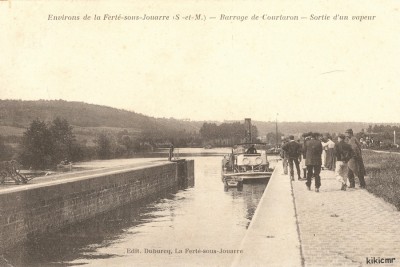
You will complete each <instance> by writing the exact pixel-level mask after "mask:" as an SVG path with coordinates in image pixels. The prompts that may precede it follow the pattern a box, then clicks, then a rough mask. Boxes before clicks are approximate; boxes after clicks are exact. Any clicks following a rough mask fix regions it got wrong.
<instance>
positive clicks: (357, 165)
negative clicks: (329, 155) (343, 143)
mask: <svg viewBox="0 0 400 267" xmlns="http://www.w3.org/2000/svg"><path fill="white" fill-rule="evenodd" d="M345 134H346V137H347V139H348V140H347V143H348V144H349V145H350V146H351V148H352V149H353V152H354V154H353V157H352V158H351V159H350V160H349V162H348V167H349V172H348V177H349V183H350V186H349V188H354V187H355V180H354V175H356V176H357V177H358V180H360V187H361V188H365V180H364V175H365V167H364V162H363V159H362V155H361V144H360V142H359V141H358V140H357V138H356V137H355V136H354V135H353V130H352V129H348V130H346V132H345Z"/></svg>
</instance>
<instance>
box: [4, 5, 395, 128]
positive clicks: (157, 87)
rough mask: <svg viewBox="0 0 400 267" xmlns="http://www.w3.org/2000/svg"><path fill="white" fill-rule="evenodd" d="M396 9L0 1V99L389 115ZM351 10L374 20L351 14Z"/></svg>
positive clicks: (201, 116)
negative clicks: (159, 17)
mask: <svg viewBox="0 0 400 267" xmlns="http://www.w3.org/2000/svg"><path fill="white" fill-rule="evenodd" d="M350 2H351V3H350ZM399 8H400V2H399V1H385V0H380V1H301V3H300V1H194V0H189V1H172V0H169V1H162V2H161V1H119V2H115V1H96V2H95V1H53V2H49V1H48V2H42V1H34V2H33V1H32V2H29V1H11V2H7V1H2V2H0V33H1V34H0V48H1V49H0V99H22V100H38V99H49V100H51V99H63V100H67V101H82V102H86V103H92V104H99V105H106V106H111V107H115V108H121V109H126V110H130V111H135V112H138V113H142V114H145V115H149V116H153V117H167V118H169V117H174V118H177V119H186V118H187V119H191V120H219V121H223V120H243V118H247V117H249V118H252V119H253V120H261V121H270V120H275V119H278V120H280V121H316V122H325V121H327V122H336V121H359V122H382V123H390V122H396V123H399V122H400V116H399V114H400V105H399V104H398V102H399V96H400V93H399V92H400V91H399V89H400V81H399V77H400V73H399V72H400V60H399V48H400V31H399V30H398V29H399V28H400V14H399ZM85 14H88V15H90V16H91V17H92V19H91V20H83V19H82V18H83V17H84V15H85ZM95 14H97V15H99V16H100V17H101V20H93V16H94V15H95ZM104 14H109V15H118V14H121V15H123V16H124V15H130V16H134V15H138V16H143V15H144V14H147V15H168V16H170V19H169V20H168V21H110V20H103V17H104ZM176 14H180V16H182V15H189V14H192V15H194V14H202V15H204V16H205V17H206V20H205V21H194V20H190V21H184V20H182V19H180V20H179V21H177V20H173V19H172V17H173V16H174V15H176ZM221 14H224V15H227V16H228V15H232V16H233V15H235V16H249V17H251V16H252V15H254V14H256V15H259V16H262V15H263V14H266V15H281V14H282V15H293V16H294V15H297V16H299V17H307V19H300V20H298V21H265V20H262V19H259V20H257V21H254V20H248V21H242V22H241V21H232V20H230V21H229V20H220V19H219V18H220V16H221ZM336 14H340V15H347V16H349V20H348V21H337V20H336V21H335V20H333V16H334V15H336ZM49 15H54V16H61V15H68V16H80V20H78V21H65V20H57V21H55V20H48V17H49ZM311 15H315V16H319V15H329V16H330V20H311V19H310V18H311ZM360 15H369V16H376V18H375V19H374V20H371V21H367V20H365V21H362V22H360V21H356V20H355V21H354V20H352V16H360ZM210 17H216V19H214V20H213V19H210Z"/></svg>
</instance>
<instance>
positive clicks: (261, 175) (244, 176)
mask: <svg viewBox="0 0 400 267" xmlns="http://www.w3.org/2000/svg"><path fill="white" fill-rule="evenodd" d="M271 175H272V172H235V173H225V174H224V178H225V179H229V178H240V179H241V180H250V179H267V178H270V177H271Z"/></svg>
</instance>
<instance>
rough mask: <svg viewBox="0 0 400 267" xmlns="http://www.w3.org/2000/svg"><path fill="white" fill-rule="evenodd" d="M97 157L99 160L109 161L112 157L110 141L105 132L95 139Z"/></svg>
mask: <svg viewBox="0 0 400 267" xmlns="http://www.w3.org/2000/svg"><path fill="white" fill-rule="evenodd" d="M96 143H97V155H98V156H99V158H101V159H109V158H111V157H112V155H113V151H112V140H111V137H109V136H108V135H107V134H106V133H105V132H103V133H100V134H99V135H98V137H97V139H96Z"/></svg>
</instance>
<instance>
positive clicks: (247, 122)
mask: <svg viewBox="0 0 400 267" xmlns="http://www.w3.org/2000/svg"><path fill="white" fill-rule="evenodd" d="M244 126H245V129H246V142H248V143H251V142H253V139H252V136H251V119H250V118H245V119H244Z"/></svg>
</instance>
